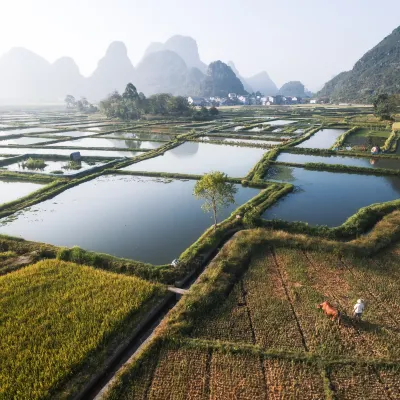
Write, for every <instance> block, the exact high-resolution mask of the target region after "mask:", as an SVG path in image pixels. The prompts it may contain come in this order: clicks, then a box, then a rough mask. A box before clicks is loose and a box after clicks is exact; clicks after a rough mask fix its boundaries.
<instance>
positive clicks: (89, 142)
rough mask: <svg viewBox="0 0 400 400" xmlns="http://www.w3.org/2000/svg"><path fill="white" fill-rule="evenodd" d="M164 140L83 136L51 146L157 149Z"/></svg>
mask: <svg viewBox="0 0 400 400" xmlns="http://www.w3.org/2000/svg"><path fill="white" fill-rule="evenodd" d="M164 144H165V143H162V142H144V141H140V140H121V139H103V138H83V139H77V140H70V141H66V142H58V143H54V144H52V145H51V146H57V147H58V146H60V147H108V148H120V149H133V150H135V149H141V148H142V149H156V148H158V147H160V146H163V145H164Z"/></svg>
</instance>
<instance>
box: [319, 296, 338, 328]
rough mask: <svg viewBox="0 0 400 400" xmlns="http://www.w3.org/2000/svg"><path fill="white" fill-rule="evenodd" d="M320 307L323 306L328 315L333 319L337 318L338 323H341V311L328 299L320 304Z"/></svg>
mask: <svg viewBox="0 0 400 400" xmlns="http://www.w3.org/2000/svg"><path fill="white" fill-rule="evenodd" d="M318 308H322V310H323V311H324V313H325V314H326V315H327V316H328V317H332V321H334V320H335V319H337V322H338V324H340V317H341V315H340V311H339V310H338V309H337V308H335V307H334V306H333V305H332V304H330V303H329V302H328V301H324V302H323V303H321V304H319V305H318Z"/></svg>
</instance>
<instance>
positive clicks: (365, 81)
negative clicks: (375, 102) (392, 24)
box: [318, 26, 400, 102]
mask: <svg viewBox="0 0 400 400" xmlns="http://www.w3.org/2000/svg"><path fill="white" fill-rule="evenodd" d="M380 93H388V94H395V93H400V26H399V27H398V28H396V29H395V30H394V31H393V32H392V33H391V34H390V35H389V36H387V37H385V38H384V39H383V40H382V41H381V42H380V43H378V44H377V45H376V46H375V47H374V48H373V49H371V50H370V51H368V52H367V53H366V54H364V56H363V57H361V59H360V60H359V61H357V62H356V64H355V65H354V67H353V69H352V70H351V71H346V72H342V73H340V74H339V75H337V76H335V77H334V78H333V79H331V80H330V81H329V82H327V83H326V84H325V86H324V87H323V88H322V89H321V90H320V91H319V92H318V96H319V97H329V98H330V99H331V101H332V100H333V101H346V102H348V101H353V102H354V101H359V102H371V100H372V98H373V96H375V95H377V94H380Z"/></svg>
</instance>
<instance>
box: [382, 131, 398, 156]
mask: <svg viewBox="0 0 400 400" xmlns="http://www.w3.org/2000/svg"><path fill="white" fill-rule="evenodd" d="M399 139H400V130H393V132H392V133H391V134H390V136H389V137H388V138H387V139H386V142H385V144H384V145H383V147H382V151H385V152H387V153H395V152H396V150H397V145H398V143H399Z"/></svg>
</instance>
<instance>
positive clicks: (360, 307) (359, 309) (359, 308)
mask: <svg viewBox="0 0 400 400" xmlns="http://www.w3.org/2000/svg"><path fill="white" fill-rule="evenodd" d="M364 308H365V304H364V301H363V300H362V299H358V300H357V303H356V305H355V306H354V317H355V318H357V319H361V317H362V313H363V312H364Z"/></svg>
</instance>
